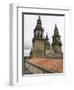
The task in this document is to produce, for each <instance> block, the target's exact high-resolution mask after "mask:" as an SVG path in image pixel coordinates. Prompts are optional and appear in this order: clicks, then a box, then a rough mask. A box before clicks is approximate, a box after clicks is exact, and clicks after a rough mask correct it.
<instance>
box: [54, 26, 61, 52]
mask: <svg viewBox="0 0 74 90" xmlns="http://www.w3.org/2000/svg"><path fill="white" fill-rule="evenodd" d="M61 47H62V43H61V39H60V35H59V31H58V27H57V25H56V24H55V28H54V35H53V37H52V48H53V51H54V53H62V50H61Z"/></svg>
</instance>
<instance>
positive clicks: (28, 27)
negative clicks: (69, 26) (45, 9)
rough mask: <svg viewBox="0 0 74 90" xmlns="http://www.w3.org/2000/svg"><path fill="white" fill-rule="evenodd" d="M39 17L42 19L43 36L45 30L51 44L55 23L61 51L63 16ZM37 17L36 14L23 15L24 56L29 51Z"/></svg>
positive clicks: (63, 26)
mask: <svg viewBox="0 0 74 90" xmlns="http://www.w3.org/2000/svg"><path fill="white" fill-rule="evenodd" d="M40 18H41V21H42V27H43V28H44V37H45V36H46V32H47V33H48V38H49V42H50V44H52V36H53V33H54V28H55V24H57V27H58V31H59V34H60V36H61V41H62V51H64V31H65V30H64V28H65V25H64V24H65V23H64V22H65V20H64V19H65V18H64V16H51V15H50V16H49V15H40ZM37 19H38V15H24V56H28V55H29V53H30V51H31V48H32V38H33V36H34V35H33V34H34V33H33V31H34V29H35V26H36V23H37Z"/></svg>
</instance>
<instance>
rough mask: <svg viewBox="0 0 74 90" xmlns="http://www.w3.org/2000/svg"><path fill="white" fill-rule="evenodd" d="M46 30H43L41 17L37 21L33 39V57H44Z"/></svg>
mask: <svg viewBox="0 0 74 90" xmlns="http://www.w3.org/2000/svg"><path fill="white" fill-rule="evenodd" d="M43 32H44V29H43V28H42V22H41V18H40V16H39V17H38V19H37V23H36V26H35V29H34V37H33V39H32V44H33V45H32V46H33V47H32V51H31V53H32V57H43V56H44V40H45V39H44V37H43Z"/></svg>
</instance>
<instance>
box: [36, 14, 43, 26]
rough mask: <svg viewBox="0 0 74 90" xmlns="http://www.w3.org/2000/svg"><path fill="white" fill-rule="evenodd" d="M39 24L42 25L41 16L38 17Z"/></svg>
mask: <svg viewBox="0 0 74 90" xmlns="http://www.w3.org/2000/svg"><path fill="white" fill-rule="evenodd" d="M37 24H39V25H41V24H42V23H41V18H40V15H39V16H38V20H37Z"/></svg>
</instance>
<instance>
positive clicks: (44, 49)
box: [30, 16, 63, 58]
mask: <svg viewBox="0 0 74 90" xmlns="http://www.w3.org/2000/svg"><path fill="white" fill-rule="evenodd" d="M43 33H44V29H43V27H42V22H41V18H40V16H39V18H38V20H37V24H36V27H35V29H34V38H33V39H32V44H33V45H32V50H31V52H30V56H31V57H32V58H34V57H51V58H63V53H62V50H61V47H62V42H61V40H60V35H59V31H58V28H57V25H55V28H54V35H53V36H52V45H50V42H49V38H48V35H47V34H46V37H44V35H43Z"/></svg>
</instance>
